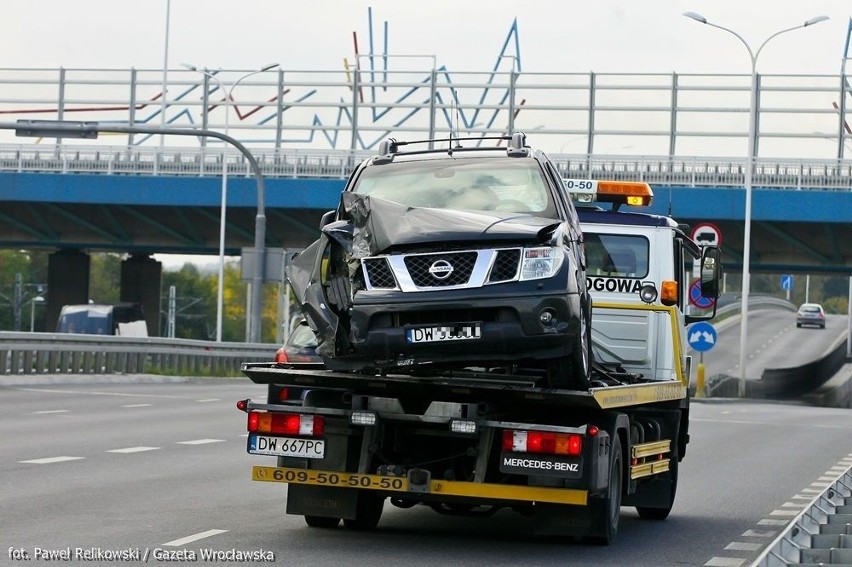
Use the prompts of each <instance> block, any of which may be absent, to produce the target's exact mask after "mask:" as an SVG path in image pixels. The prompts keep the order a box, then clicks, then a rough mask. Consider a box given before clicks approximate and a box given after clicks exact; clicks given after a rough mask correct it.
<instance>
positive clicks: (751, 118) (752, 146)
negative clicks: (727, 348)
mask: <svg viewBox="0 0 852 567" xmlns="http://www.w3.org/2000/svg"><path fill="white" fill-rule="evenodd" d="M683 15H684V16H686V17H687V18H691V19H693V20H695V21H696V22H698V23H701V24H707V25H708V26H711V27H714V28H719V29H720V30H723V31H726V32H728V33H729V34H731V35H733V36H734V37H736V38H737V39H738V40H740V42H742V44H743V45H744V46H745V48H746V49H747V50H748V54H749V57H751V102H750V104H749V115H748V159H747V161H746V175H745V229H744V234H743V285H742V287H743V289H742V315H741V317H740V360H739V364H740V384H739V393H740V397H745V393H746V387H745V384H746V367H745V365H746V335H747V334H748V294H749V288H750V285H751V281H750V276H749V257H750V254H751V185H752V177H753V174H754V160H755V158H756V157H757V156H756V155H755V154H756V153H757V152H756V140H757V132H756V128H757V58H758V57H759V56H760V52H761V51H762V50H763V48H764V47H765V46H766V44H767V43H769V40H771V39H772V38H774V37H777V36H779V35H781V34H782V33H786V32H788V31H793V30H796V29H799V28H806V27H808V26H812V25H814V24H818V23H820V22H824V21H825V20H827V19H828V16H817V17H815V18H811V19H810V20H807V21H806V22H805V23H803V24H799V25H798V26H793V27H791V28H786V29H783V30H781V31H778V32H775V33H774V34H772V35H770V36H769V37H768V38H766V39H765V40H764V41H763V43H761V44H760V47H758V48H757V51H753V50H752V48H751V46H750V45H749V44H748V42H747V41H746V40H745V39H743V37H742V36H741V35H740V34H738V33H737V32H735V31H734V30H731V29H728V28H726V27H723V26H720V25H717V24H714V23H711V22H708V21H707V18H705V17H704V16H702V15H701V14H696V13H695V12H684V14H683Z"/></svg>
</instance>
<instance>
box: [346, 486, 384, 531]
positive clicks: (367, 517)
mask: <svg viewBox="0 0 852 567" xmlns="http://www.w3.org/2000/svg"><path fill="white" fill-rule="evenodd" d="M384 506H385V498H384V496H381V495H379V494H376V493H375V492H373V491H372V490H362V491H361V492H360V493H359V494H358V507H357V511H356V512H355V514H356V516H357V517H356V518H355V519H354V520H348V519H344V520H343V525H344V526H346V527H347V528H348V529H350V530H372V529H375V528H376V526H377V525H378V523H379V520H380V519H381V518H382V511H383V510H384Z"/></svg>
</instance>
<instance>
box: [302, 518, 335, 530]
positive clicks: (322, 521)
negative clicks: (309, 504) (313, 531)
mask: <svg viewBox="0 0 852 567" xmlns="http://www.w3.org/2000/svg"><path fill="white" fill-rule="evenodd" d="M305 523H306V524H308V525H309V526H310V527H312V528H336V527H337V524H339V523H340V518H326V517H325V516H305Z"/></svg>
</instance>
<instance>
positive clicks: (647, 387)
mask: <svg viewBox="0 0 852 567" xmlns="http://www.w3.org/2000/svg"><path fill="white" fill-rule="evenodd" d="M591 393H592V396H593V397H594V398H595V401H597V402H598V405H599V406H600V407H601V408H603V409H610V408H620V407H624V406H632V405H636V404H651V403H654V402H667V401H671V400H682V399H683V398H685V397H686V388H685V387H684V386H683V384H681V383H680V382H675V381H671V382H656V383H650V384H638V385H628V386H608V387H606V388H593V389H592V390H591Z"/></svg>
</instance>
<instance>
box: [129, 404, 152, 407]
mask: <svg viewBox="0 0 852 567" xmlns="http://www.w3.org/2000/svg"><path fill="white" fill-rule="evenodd" d="M152 405H154V404H127V405H126V406H121V407H123V408H148V407H151V406H152Z"/></svg>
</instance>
